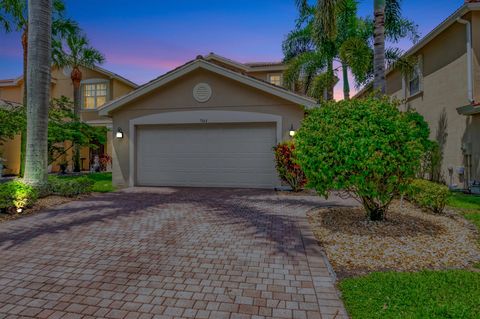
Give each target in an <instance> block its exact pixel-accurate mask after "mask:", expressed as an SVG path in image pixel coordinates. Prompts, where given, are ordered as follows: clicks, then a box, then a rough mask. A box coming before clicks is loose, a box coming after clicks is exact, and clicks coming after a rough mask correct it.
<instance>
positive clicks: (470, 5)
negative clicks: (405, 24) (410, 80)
mask: <svg viewBox="0 0 480 319" xmlns="http://www.w3.org/2000/svg"><path fill="white" fill-rule="evenodd" d="M479 10H480V2H478V1H475V2H473V1H472V0H471V2H465V3H464V4H463V5H462V6H461V7H460V8H459V9H457V10H456V11H455V12H454V13H452V14H451V15H450V16H449V17H448V18H446V19H445V20H443V21H442V23H440V24H439V25H438V26H436V27H435V29H433V30H432V31H430V32H429V33H428V34H427V35H426V36H424V37H423V38H422V39H421V40H420V41H418V42H417V43H416V44H415V45H413V46H412V47H411V48H410V49H408V50H407V52H405V54H404V56H410V55H414V54H416V53H417V52H418V51H420V50H421V49H422V48H423V47H425V46H426V45H427V44H428V43H430V41H432V40H433V39H435V38H436V37H437V36H438V35H439V34H440V33H442V32H443V31H445V30H446V29H447V28H449V27H450V26H451V25H453V24H454V23H456V22H457V20H458V19H460V18H461V17H463V16H464V15H465V14H467V13H468V12H470V11H479ZM394 70H395V68H389V69H388V70H387V72H386V75H388V74H390V73H392V72H393V71H394ZM372 85H373V82H370V83H368V84H367V85H366V86H365V87H364V88H363V89H362V90H360V91H359V92H358V93H357V94H355V96H354V97H353V98H356V97H358V96H361V95H363V94H364V93H365V92H367V91H368V90H369V89H371V88H372Z"/></svg>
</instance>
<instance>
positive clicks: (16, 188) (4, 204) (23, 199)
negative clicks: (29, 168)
mask: <svg viewBox="0 0 480 319" xmlns="http://www.w3.org/2000/svg"><path fill="white" fill-rule="evenodd" d="M37 198H38V190H37V189H36V188H34V187H32V186H30V185H27V184H25V183H23V182H21V181H18V180H17V181H11V182H7V183H3V184H0V210H1V211H3V212H6V213H15V212H16V211H17V209H23V208H26V207H29V206H31V205H33V204H34V203H35V201H36V200H37Z"/></svg>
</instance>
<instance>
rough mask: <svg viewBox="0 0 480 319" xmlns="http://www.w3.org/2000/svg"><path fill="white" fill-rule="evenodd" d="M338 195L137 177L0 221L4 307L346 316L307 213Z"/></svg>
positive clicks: (144, 314)
mask: <svg viewBox="0 0 480 319" xmlns="http://www.w3.org/2000/svg"><path fill="white" fill-rule="evenodd" d="M339 204H342V203H341V202H340V200H339V199H330V200H329V201H325V200H321V199H319V198H317V197H315V196H290V195H289V196H285V195H277V194H276V193H274V192H271V191H259V190H235V189H188V188H178V189H177V188H134V189H130V190H126V191H122V192H117V193H111V194H104V195H95V196H92V197H89V198H87V199H83V200H80V201H76V202H71V203H69V204H66V205H63V206H59V207H57V208H56V209H53V210H49V211H46V212H43V213H40V214H36V215H33V216H29V217H25V218H21V219H18V220H16V221H11V222H6V223H3V224H0V318H20V317H35V318H232V319H233V318H309V319H312V318H324V319H325V318H334V317H335V314H338V315H337V316H336V318H342V317H343V315H344V310H343V307H342V304H341V302H340V301H339V299H338V296H337V294H336V290H335V288H334V285H333V276H332V274H331V272H329V269H328V267H327V264H326V262H325V259H324V258H323V257H322V253H321V251H320V250H319V248H318V245H317V244H316V243H315V241H314V239H313V237H312V234H311V232H310V231H309V229H308V227H307V224H306V219H305V212H306V211H307V210H308V209H311V208H313V207H316V206H320V205H339Z"/></svg>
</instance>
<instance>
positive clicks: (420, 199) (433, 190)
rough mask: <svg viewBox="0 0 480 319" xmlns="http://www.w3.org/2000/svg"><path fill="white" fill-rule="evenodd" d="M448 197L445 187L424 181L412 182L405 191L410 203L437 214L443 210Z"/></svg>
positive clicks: (448, 193)
mask: <svg viewBox="0 0 480 319" xmlns="http://www.w3.org/2000/svg"><path fill="white" fill-rule="evenodd" d="M449 195H450V192H449V190H448V187H447V186H445V185H441V184H437V183H434V182H430V181H427V180H424V179H416V180H414V181H413V182H412V183H411V184H410V186H409V187H408V189H407V198H408V199H409V200H410V201H412V202H413V203H415V204H416V205H418V206H420V207H422V208H426V209H429V210H431V211H433V212H434V213H437V214H440V213H442V212H443V210H444V209H445V205H446V204H447V200H448V196H449Z"/></svg>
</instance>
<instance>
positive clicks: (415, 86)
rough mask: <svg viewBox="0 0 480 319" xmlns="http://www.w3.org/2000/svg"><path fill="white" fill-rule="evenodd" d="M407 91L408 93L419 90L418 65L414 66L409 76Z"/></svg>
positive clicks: (411, 93) (414, 92) (412, 93)
mask: <svg viewBox="0 0 480 319" xmlns="http://www.w3.org/2000/svg"><path fill="white" fill-rule="evenodd" d="M408 92H409V93H410V95H414V94H417V93H418V92H420V70H419V68H418V66H417V67H415V69H414V70H413V72H412V74H411V76H410V81H408Z"/></svg>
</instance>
